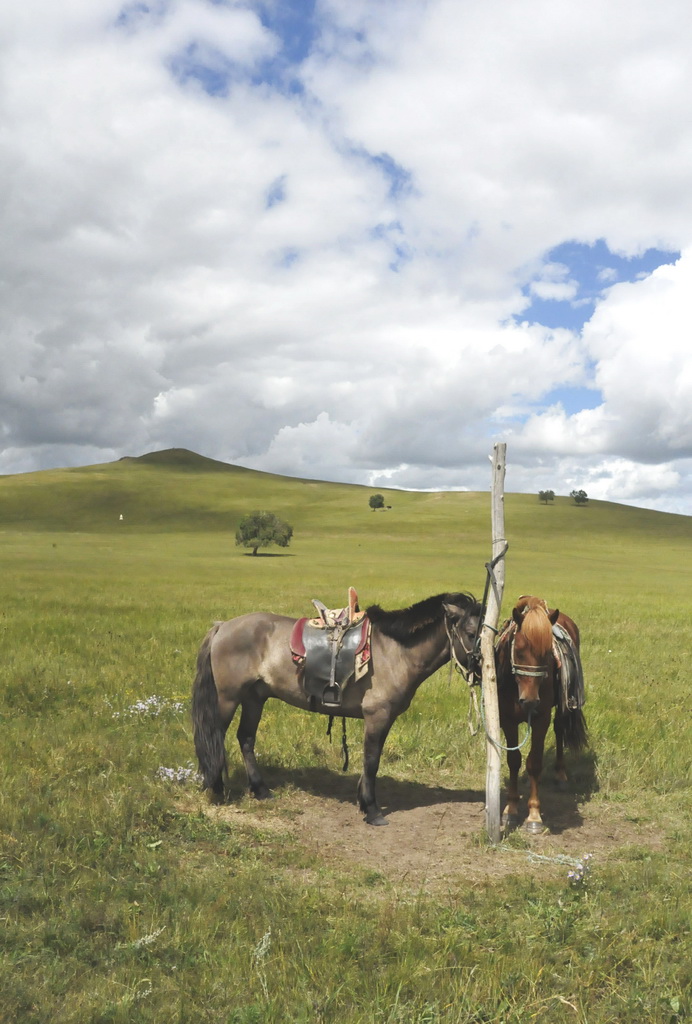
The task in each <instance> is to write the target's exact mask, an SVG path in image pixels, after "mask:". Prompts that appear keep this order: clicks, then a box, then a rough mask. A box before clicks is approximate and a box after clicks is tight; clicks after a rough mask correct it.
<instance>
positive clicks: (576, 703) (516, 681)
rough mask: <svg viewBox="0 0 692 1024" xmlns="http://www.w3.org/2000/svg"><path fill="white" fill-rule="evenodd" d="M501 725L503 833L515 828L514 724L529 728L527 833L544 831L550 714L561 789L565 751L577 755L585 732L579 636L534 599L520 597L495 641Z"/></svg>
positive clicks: (564, 780)
mask: <svg viewBox="0 0 692 1024" xmlns="http://www.w3.org/2000/svg"><path fill="white" fill-rule="evenodd" d="M495 660H496V667H497V689H498V698H499V704H500V724H501V726H502V729H503V732H504V734H505V740H506V743H507V748H506V749H507V766H508V768H509V786H508V792H507V806H506V807H505V809H504V812H503V816H502V821H503V824H504V825H506V826H507V827H508V828H513V827H516V826H517V825H518V824H519V821H520V817H519V799H520V797H519V787H518V778H519V769H520V767H521V752H520V749H519V747H518V746H517V741H518V736H519V723H520V722H528V724H529V729H530V732H531V749H530V751H529V755H528V757H527V758H526V771H527V774H528V776H529V781H530V795H529V801H528V812H529V813H528V817H527V820H526V828H527V830H528V831H529V832H541V831H543V828H544V825H543V820H542V818H541V806H540V799H539V796H538V782H539V779H540V776H541V771H542V769H543V746H544V743H545V737H546V733H547V731H548V728H549V726H550V720H551V717H552V712H553V708H555V720H554V729H555V777H556V782H557V785H558V787H559V788H565V787H566V784H567V773H566V771H565V758H564V751H565V747H567V748H568V749H570V750H575V751H578V750H581V749H583V748H584V747H585V746H586V744H587V730H586V722H585V720H584V715H583V713H582V711H581V707H582V704H583V703H584V690H583V676H582V672H581V660H580V656H579V630H578V628H577V626H576V624H575V623H574V622H573V621H572V619H570V618H569V616H567V615H563V614H562V612H560V611H559V610H558V609H552V610H551V609H549V608H548V606H547V604H546V603H545V601H543V600H541V599H540V598H538V597H529V596H524V597H520V598H519V600H518V601H517V604H516V605H515V607H514V609H513V611H512V618H511V619H509V620H508V621H507V622H506V623H505V625H504V627H503V629H502V630H501V632H500V635H499V637H498V640H497V644H496V648H495Z"/></svg>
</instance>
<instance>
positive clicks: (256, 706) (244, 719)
mask: <svg viewBox="0 0 692 1024" xmlns="http://www.w3.org/2000/svg"><path fill="white" fill-rule="evenodd" d="M266 699H267V698H266V697H258V696H257V694H256V693H253V692H250V693H245V694H243V698H242V712H241V715H240V724H239V726H238V733H237V736H238V743H239V745H240V752H241V754H242V755H243V761H244V762H245V771H246V772H247V781H248V787H249V790H250V794H251V795H252V796H254V797H256V798H257V799H258V800H265V799H266V798H267V797H270V796H271V795H272V794H271V790H270V789H269V787H268V786H267V784H266V782H265V781H264V779H263V778H262V776H261V775H260V770H259V768H258V767H257V761H256V759H255V737H256V736H257V727H258V725H259V723H260V719H261V717H262V711H263V709H264V702H265V700H266Z"/></svg>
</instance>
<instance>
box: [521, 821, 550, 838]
mask: <svg viewBox="0 0 692 1024" xmlns="http://www.w3.org/2000/svg"><path fill="white" fill-rule="evenodd" d="M524 828H525V830H526V831H527V832H528V833H529V835H530V836H538V835H541V833H543V832H547V829H546V827H545V825H544V824H543V822H542V821H527V822H526V823H525V824H524Z"/></svg>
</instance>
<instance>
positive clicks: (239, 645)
mask: <svg viewBox="0 0 692 1024" xmlns="http://www.w3.org/2000/svg"><path fill="white" fill-rule="evenodd" d="M366 615H367V617H368V618H369V620H370V622H371V635H370V661H369V663H368V668H367V671H366V672H365V674H364V675H363V676H362V677H361V678H360V679H352V680H351V681H350V682H349V683H348V685H347V686H345V688H344V690H343V697H342V703H341V705H340V707H339V710H338V712H336V713H337V714H338V715H339V716H343V717H346V718H362V719H363V720H364V723H365V730H364V738H363V773H362V775H361V777H360V780H359V782H358V804H359V806H360V809H361V811H362V812H363V814H364V815H365V821H366V822H367V823H368V824H369V825H386V824H387V821H386V819H385V818H384V816H383V815H382V811H381V810H380V808H379V806H378V804H377V799H376V796H375V779H376V776H377V770H378V768H379V764H380V757H381V754H382V748H383V746H384V742H385V740H386V738H387V734H388V733H389V730H390V729H391V727H392V724H393V722H394V720H395V718H397V717H398V715H400V714H401V713H402V712H403V711H406V709H407V708H408V706H409V705H410V703H411V700H412V699H413V695H414V694H415V692H416V690H417V689H418V687H419V686H420V684H421V683H422V682H423V681H424V680H425V679H427V678H428V677H429V676H431V675H432V674H433V672H436V671H437V670H438V669H439V668H441V667H442V666H443V665H445V664H446V663H447V662H448V661H449V660H450V658H453V659H454V660H455V662H456V663H457V664H458V665H459V666H460V667H461V668H464V669H468V668H469V666H470V655H471V653H472V648H473V645H474V640H475V637H476V634H477V631H478V626H479V619H480V615H481V606H480V604H479V603H478V602H477V601H476V599H475V598H474V597H472V596H471V595H470V594H465V593H453V594H438V595H437V596H436V597H429V598H426V599H425V600H424V601H420V602H418V603H417V604H414V605H412V606H411V607H410V608H405V609H401V610H398V611H384V610H383V609H382V608H380V606H379V605H371V607H369V608H367V609H366ZM296 621H297V620H296V619H292V618H289V617H287V616H285V615H275V614H274V613H273V612H250V613H249V614H247V615H241V616H239V617H238V618H236V619H230V620H229V621H227V622H217V623H216V624H215V625H214V626H213V627H212V628H211V629H210V630H209V632H208V633H207V635H206V637H205V638H204V641H203V642H202V646H201V647H200V651H199V655H198V658H197V675H196V678H195V682H194V686H193V689H192V721H193V730H194V739H195V749H196V751H197V757H198V759H199V767H200V772H201V773H202V776H203V780H204V782H203V784H204V787H205V788H206V789H208V790H211V794H212V796H213V798H214V799H216V800H223V799H224V794H225V780H226V777H227V769H226V750H225V742H224V741H225V736H226V730H227V729H228V727H229V725H230V724H231V721H232V720H233V716H234V714H235V712H236V710H237V708H238V706H240V708H241V715H240V724H239V726H238V733H237V736H238V743H239V744H240V750H241V753H242V755H243V760H244V762H245V769H246V771H247V778H248V785H249V789H250V793H251V794H252V795H253V796H255V797H257V798H258V799H263V798H265V797H268V796H270V795H271V794H270V791H269V789H268V787H267V785H266V783H265V782H264V780H263V778H262V776H261V774H260V772H259V769H258V767H257V761H256V759H255V736H256V734H257V727H258V725H259V722H260V718H261V717H262V710H263V708H264V703H265V701H266V700H267V698H269V697H277V698H278V699H279V700H282V701H284V702H285V703H287V704H292V705H293V706H294V707H297V708H303V709H304V710H306V711H316V712H318V713H319V714H323V715H334V714H335V711H334V709H333V708H330V707H329V706H325V705H323V704H322V703H321V702H319V701H317V702H315V699H314V698H311V697H309V696H308V694H307V693H306V690H305V688H304V686H303V684H302V678H301V675H302V673H301V669H300V668H299V667H297V666H296V664H295V663H294V660H293V657H292V654H291V647H290V638H291V634H292V632H293V629H294V627H295V624H296Z"/></svg>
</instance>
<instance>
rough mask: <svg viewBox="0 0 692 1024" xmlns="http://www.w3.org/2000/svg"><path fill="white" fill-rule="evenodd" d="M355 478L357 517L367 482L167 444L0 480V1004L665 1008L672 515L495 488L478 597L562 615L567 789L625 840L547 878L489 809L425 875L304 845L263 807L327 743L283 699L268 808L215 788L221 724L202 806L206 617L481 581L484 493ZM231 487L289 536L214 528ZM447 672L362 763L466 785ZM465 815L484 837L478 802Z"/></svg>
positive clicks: (679, 962) (678, 778)
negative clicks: (579, 726) (530, 866)
mask: <svg viewBox="0 0 692 1024" xmlns="http://www.w3.org/2000/svg"><path fill="white" fill-rule="evenodd" d="M379 490H380V491H381V493H383V494H384V495H385V499H386V501H387V503H388V504H390V505H391V506H392V507H391V509H386V510H383V511H378V512H373V511H371V509H370V508H369V505H368V499H369V497H370V495H371V493H372V491H371V490H369V489H366V488H360V487H352V486H345V485H337V484H325V483H318V482H310V481H296V480H289V479H286V478H282V477H274V476H270V475H268V474H258V473H252V472H250V471H246V470H241V469H235V468H232V467H224V466H222V465H220V464H218V463H213V462H210V461H209V460H200V459H198V458H197V457H191V456H190V455H189V454H186V453H184V452H178V451H174V452H171V453H163V454H162V455H160V456H158V457H147V458H144V459H139V460H123V461H121V462H118V463H114V464H111V465H107V466H94V467H86V468H83V469H73V470H61V471H50V472H45V473H35V474H30V475H26V476H13V477H4V478H0V560H1V565H2V572H1V573H0V638H1V643H2V665H3V670H2V675H3V683H2V692H1V693H0V726H1V730H0V754H1V756H0V771H1V772H2V779H1V784H0V916H1V918H2V928H1V929H0V943H1V945H2V961H1V964H0V992H1V993H2V998H1V999H0V1020H1V1021H3V1022H4V1021H7V1022H10V1021H11V1022H21V1024H23V1022H27V1024H34V1022H36V1024H39V1022H40V1024H45V1022H46V1021H50V1022H51V1024H68V1022H70V1024H83V1022H97V1021H98V1022H106V1021H113V1022H139V1021H142V1022H157V1024H158V1022H166V1024H169V1022H171V1024H172V1022H180V1024H183V1022H188V1021H189V1022H193V1021H194V1022H210V1024H217V1022H222V1024H269V1022H272V1024H273V1022H277V1024H278V1022H284V1021H291V1022H296V1024H298V1022H301V1024H302V1022H305V1024H308V1022H332V1021H333V1022H339V1024H380V1022H382V1024H390V1022H391V1024H394V1022H401V1024H435V1022H445V1024H464V1022H468V1024H471V1022H474V1024H481V1022H486V1024H490V1022H497V1024H501V1022H516V1024H524V1022H530V1021H548V1022H558V1024H560V1022H563V1021H565V1022H567V1021H570V1022H580V1024H607V1022H616V1021H617V1022H620V1021H622V1022H629V1021H637V1022H654V1024H675V1022H681V1021H684V1020H687V1019H690V1018H691V1017H692V999H691V996H690V992H691V988H692V938H691V931H690V912H691V909H692V905H691V899H690V878H691V877H692V875H691V872H692V838H691V836H690V820H691V819H690V814H691V812H692V798H691V797H692V770H691V763H692V730H691V729H690V712H689V692H690V682H689V671H688V666H689V655H690V621H692V519H691V518H689V517H682V516H671V515H665V514H662V513H655V512H648V511H643V510H638V509H632V508H627V507H625V506H619V505H615V504H608V503H601V502H590V503H589V505H588V506H587V507H585V508H580V507H576V506H575V505H574V504H573V503H572V502H570V501H569V500H568V499H567V498H559V497H558V498H557V499H556V501H555V503H554V505H549V506H543V505H540V504H539V502H538V500H537V497H535V496H530V495H515V494H508V495H507V497H506V524H507V535H508V539H509V542H510V550H509V553H508V556H507V573H506V591H505V593H506V597H507V602H506V603H507V604H509V605H511V603H512V602H513V599H514V598H515V597H516V596H518V595H519V594H520V593H526V592H533V593H537V594H540V595H541V596H544V597H546V598H547V599H548V600H549V601H550V603H551V604H554V605H559V606H561V607H563V608H564V610H565V611H567V612H568V613H569V614H570V615H571V616H572V617H573V618H574V619H575V620H576V621H577V622H578V624H579V626H580V628H581V630H582V635H583V659H584V667H585V674H586V679H587V687H588V704H587V707H586V712H587V720H588V723H589V728H590V732H591V739H592V753H591V758H592V762H591V763H592V765H593V768H594V771H595V785H593V786H592V787H591V790H590V791H589V793H588V795H584V797H583V805H582V807H581V812H582V814H583V816H584V818H589V817H590V816H591V817H593V818H594V819H598V820H602V821H605V822H607V821H608V816H609V813H610V810H611V809H613V810H618V813H619V814H620V818H621V820H627V821H630V822H632V823H640V824H641V823H643V824H644V825H645V826H646V827H647V828H648V830H649V834H653V835H655V838H656V841H655V842H647V843H643V842H642V843H636V842H634V843H633V842H632V841H631V836H628V838H627V839H626V840H625V839H623V841H622V842H619V841H618V836H617V835H615V836H614V838H613V839H612V842H611V845H610V847H609V852H608V854H607V855H604V856H600V857H598V856H597V857H595V858H594V861H593V862H592V863H593V866H592V867H591V869H590V871H589V872H588V874H587V875H586V876H585V878H584V880H583V881H581V882H579V881H577V882H575V881H574V880H573V881H570V880H569V879H568V877H567V870H566V868H565V870H562V868H559V869H558V870H557V871H556V870H554V865H553V866H552V868H551V867H550V866H546V871H545V873H544V874H540V871H539V873H538V874H537V873H536V871H535V870H532V871H531V872H529V871H527V870H525V865H526V863H527V861H528V854H529V853H530V851H531V850H533V851H540V849H541V847H540V838H539V839H537V840H531V842H530V844H529V843H528V841H527V840H525V839H524V838H523V836H514V837H511V838H510V839H508V840H505V845H506V846H507V847H508V848H509V849H511V850H513V851H514V856H515V859H516V872H515V874H514V875H512V876H511V877H509V878H508V877H507V876H503V877H502V879H501V880H498V879H494V878H493V877H492V875H491V874H489V876H488V878H487V880H485V881H481V882H479V881H478V878H477V877H476V878H474V879H473V880H472V879H470V878H466V877H464V875H463V874H460V875H459V877H456V878H454V879H453V883H452V884H450V885H449V886H448V887H447V888H446V889H445V890H444V891H439V890H438V891H436V892H430V891H428V890H427V889H425V888H422V887H411V885H410V884H407V883H406V880H405V879H401V880H399V881H397V880H394V881H393V880H392V878H391V877H387V876H385V875H382V874H377V873H374V872H372V871H368V870H366V869H365V868H363V869H359V868H358V867H357V866H356V867H354V866H353V865H352V864H351V865H346V864H341V863H339V862H338V861H337V862H334V861H329V862H327V861H325V860H324V858H321V857H320V856H319V851H315V850H314V849H312V848H307V847H306V846H305V845H304V844H303V843H301V841H300V835H299V833H298V834H296V832H295V830H293V831H291V830H289V829H286V830H284V831H282V830H281V828H280V827H279V828H277V827H276V822H277V820H278V822H279V824H280V822H281V816H282V814H286V815H288V813H289V810H290V801H291V789H292V787H293V788H295V786H296V782H295V780H298V782H299V780H300V775H301V772H305V773H307V772H309V771H314V770H315V769H317V770H321V771H323V772H324V773H327V774H329V773H331V774H333V775H334V776H337V775H338V773H339V767H340V759H339V755H338V747H336V748H330V747H329V745H328V744H325V742H324V736H323V732H324V721H323V719H321V718H320V717H319V716H311V715H305V714H301V713H300V712H297V711H293V710H292V709H290V708H287V707H285V706H283V705H281V706H278V705H277V706H274V707H268V709H267V712H266V713H265V718H264V720H263V723H262V726H261V729H260V744H259V755H260V760H261V763H262V764H263V765H265V766H269V771H268V775H269V776H270V778H271V779H272V781H273V782H274V784H275V788H276V793H277V797H276V801H273V802H272V803H273V807H272V809H271V812H270V813H271V816H272V827H271V828H269V827H268V823H269V819H267V827H262V824H261V822H260V823H259V824H257V822H256V820H255V810H254V806H251V804H250V801H249V799H248V798H247V797H243V796H242V795H241V794H242V788H243V781H242V779H243V777H242V774H241V771H240V762H239V757H238V756H237V752H236V750H235V749H234V747H235V740H234V739H231V738H230V737H229V754H230V763H231V765H232V766H233V768H234V772H233V775H232V786H233V789H234V792H235V793H236V794H237V795H238V807H239V808H240V810H241V813H239V814H236V815H232V816H229V817H228V818H227V819H223V820H222V819H218V818H210V817H209V816H208V815H207V814H206V813H205V809H204V806H203V803H202V800H201V798H200V797H199V796H198V795H197V790H196V784H195V782H194V781H193V780H192V779H186V776H187V775H188V774H189V772H188V771H187V769H188V768H189V765H190V762H191V759H192V756H193V749H192V743H191V730H190V725H189V718H188V711H187V707H188V698H189V691H190V686H191V681H192V675H193V671H194V661H195V657H196V652H197V648H198V646H199V643H200V641H201V639H202V637H203V635H204V633H205V632H206V630H207V628H208V627H209V625H210V623H211V622H212V621H213V620H214V619H219V618H222V619H225V618H230V617H232V616H233V615H236V614H239V613H241V612H245V611H251V610H257V609H271V610H274V611H279V612H286V613H289V614H293V615H296V616H298V615H302V614H308V613H309V611H310V607H311V606H310V599H311V598H312V597H319V598H321V599H322V600H323V601H324V602H325V603H326V604H328V605H334V606H336V605H340V604H342V603H343V602H344V599H345V595H346V589H347V587H348V586H349V585H350V584H352V585H354V586H356V587H357V589H358V591H359V594H360V597H361V603H362V604H363V605H366V604H369V603H372V602H378V603H380V604H382V605H383V606H384V607H389V608H395V607H401V606H404V605H407V604H410V603H411V602H413V601H416V600H420V599H422V598H424V597H427V596H429V595H431V594H435V593H439V592H441V591H446V590H458V589H466V590H471V591H474V592H475V593H477V594H478V595H480V594H481V593H482V590H483V585H484V563H485V561H486V560H487V558H488V557H489V554H490V537H489V521H490V515H489V495H488V494H467V493H449V494H414V493H402V492H398V491H391V492H387V491H383V490H382V489H379ZM255 508H266V509H269V510H271V511H274V512H276V513H277V514H278V515H279V516H281V517H282V518H284V519H287V520H288V521H289V522H290V523H291V524H292V525H293V527H294V540H293V542H292V543H291V546H290V547H289V548H288V549H287V550H285V551H283V550H279V549H271V550H272V551H274V553H273V554H269V555H266V556H264V557H257V558H253V557H250V556H248V555H247V553H246V552H244V551H242V550H241V549H238V548H236V547H235V546H234V542H233V536H234V532H235V527H236V525H237V522H238V520H239V518H240V516H241V515H242V514H244V513H245V512H247V511H251V510H252V509H255ZM120 515H122V516H123V519H122V521H121V520H120ZM460 685H461V684H458V683H455V684H454V687H456V689H454V687H452V688H450V686H449V683H448V677H447V673H446V672H445V671H443V672H441V673H439V674H438V676H436V677H434V678H433V679H431V680H429V681H428V682H427V683H426V684H424V686H423V688H422V689H421V690H420V692H419V694H418V696H417V699H416V701H415V702H414V705H413V706H412V708H411V709H410V711H409V712H408V713H407V714H406V715H404V716H402V718H401V719H400V720H399V721H398V722H397V724H396V726H395V729H394V730H393V732H392V735H391V736H390V738H389V740H388V742H387V745H386V747H385V755H384V758H383V765H382V769H381V774H382V775H383V776H387V777H389V778H391V779H394V780H398V781H399V783H401V784H402V785H406V784H408V783H411V784H413V783H414V782H415V783H416V784H418V785H424V786H430V787H434V786H440V785H442V786H448V787H458V788H464V787H472V788H473V787H475V788H482V786H483V784H484V775H485V753H484V748H483V745H482V743H481V741H480V738H479V737H476V738H475V739H472V738H470V737H469V734H468V731H466V729H465V725H464V723H463V722H462V721H461V719H462V718H465V713H466V711H465V709H466V705H465V704H463V705H462V706H461V710H460V695H459V694H460V691H459V686H460ZM358 735H359V734H358V731H357V728H354V730H353V733H352V735H351V736H350V743H351V746H352V769H351V771H352V774H353V784H354V791H355V778H356V776H357V774H358V759H359V749H358ZM574 768H575V769H576V772H577V774H578V771H579V765H574ZM162 769H164V770H162ZM173 774H177V775H179V776H180V777H181V780H182V781H173V780H172V779H171V778H170V776H171V775H173ZM282 778H283V779H286V778H290V779H291V780H293V781H290V782H284V783H282ZM327 813H328V811H327ZM353 815H354V819H355V820H356V822H357V823H358V827H360V823H359V820H358V817H357V810H356V808H355V805H354V807H353ZM362 828H363V829H365V828H366V826H365V825H363V826H362ZM373 831H374V830H373ZM382 831H387V830H382ZM474 842H476V843H477V850H478V857H479V859H480V858H487V859H488V860H489V861H490V860H491V859H492V857H493V856H494V855H496V854H495V853H494V851H490V850H488V849H487V847H486V843H485V839H484V836H483V834H482V828H481V827H479V831H478V836H477V838H476V839H475V840H474ZM524 852H525V853H526V855H527V856H526V858H525V857H524ZM584 852H589V851H586V850H585V851H584ZM498 855H499V854H498Z"/></svg>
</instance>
